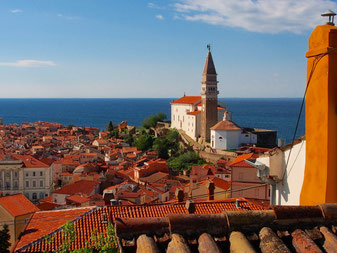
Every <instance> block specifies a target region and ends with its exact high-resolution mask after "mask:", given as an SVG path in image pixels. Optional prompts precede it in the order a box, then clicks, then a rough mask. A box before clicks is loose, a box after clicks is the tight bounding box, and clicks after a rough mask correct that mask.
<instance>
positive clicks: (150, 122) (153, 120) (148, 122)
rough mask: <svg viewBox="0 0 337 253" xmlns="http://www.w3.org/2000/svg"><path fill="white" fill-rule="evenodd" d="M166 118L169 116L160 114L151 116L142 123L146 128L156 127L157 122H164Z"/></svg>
mask: <svg viewBox="0 0 337 253" xmlns="http://www.w3.org/2000/svg"><path fill="white" fill-rule="evenodd" d="M166 118H167V116H166V114H165V113H162V112H159V113H158V114H157V115H151V116H150V117H148V118H146V119H144V120H143V122H142V126H143V127H144V128H151V127H155V126H156V124H157V122H160V121H163V120H164V119H166Z"/></svg>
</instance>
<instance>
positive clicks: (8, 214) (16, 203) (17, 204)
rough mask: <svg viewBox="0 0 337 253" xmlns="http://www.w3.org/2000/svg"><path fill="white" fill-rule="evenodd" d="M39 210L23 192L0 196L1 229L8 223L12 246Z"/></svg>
mask: <svg viewBox="0 0 337 253" xmlns="http://www.w3.org/2000/svg"><path fill="white" fill-rule="evenodd" d="M37 211H40V210H39V209H38V208H37V207H36V206H35V205H34V204H33V203H32V202H30V201H29V200H28V199H27V198H26V197H25V196H24V195H23V194H21V193H19V194H14V195H11V196H3V197H0V229H2V226H3V225H5V224H7V225H8V229H9V234H10V243H11V248H13V247H14V243H15V241H16V240H17V239H18V237H19V235H20V233H21V232H22V231H23V230H24V228H25V226H26V225H27V223H28V221H29V219H30V218H31V217H32V215H33V214H34V213H35V212H37ZM0 243H1V242H0Z"/></svg>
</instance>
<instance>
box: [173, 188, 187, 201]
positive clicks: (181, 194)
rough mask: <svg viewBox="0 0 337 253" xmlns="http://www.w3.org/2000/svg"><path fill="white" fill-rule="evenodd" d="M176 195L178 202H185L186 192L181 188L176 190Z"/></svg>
mask: <svg viewBox="0 0 337 253" xmlns="http://www.w3.org/2000/svg"><path fill="white" fill-rule="evenodd" d="M175 195H176V199H177V200H178V202H183V201H184V195H185V194H184V191H183V190H182V189H180V188H177V189H176V192H175Z"/></svg>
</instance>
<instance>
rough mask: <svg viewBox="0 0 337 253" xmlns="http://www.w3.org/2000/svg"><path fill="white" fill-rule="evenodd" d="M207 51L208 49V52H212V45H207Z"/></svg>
mask: <svg viewBox="0 0 337 253" xmlns="http://www.w3.org/2000/svg"><path fill="white" fill-rule="evenodd" d="M207 49H208V52H211V45H210V44H207Z"/></svg>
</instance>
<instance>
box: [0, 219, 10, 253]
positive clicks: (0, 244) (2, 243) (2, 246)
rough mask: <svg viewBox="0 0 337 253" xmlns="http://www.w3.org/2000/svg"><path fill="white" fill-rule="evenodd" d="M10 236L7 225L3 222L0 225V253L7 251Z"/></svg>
mask: <svg viewBox="0 0 337 253" xmlns="http://www.w3.org/2000/svg"><path fill="white" fill-rule="evenodd" d="M10 238H11V236H10V234H9V229H8V225H7V224H5V225H3V227H2V230H0V252H1V253H2V252H3V253H9V247H10V246H11V243H10V242H9V239H10Z"/></svg>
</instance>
